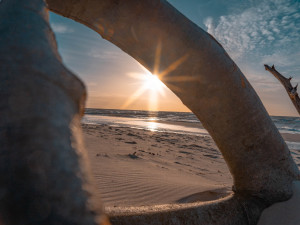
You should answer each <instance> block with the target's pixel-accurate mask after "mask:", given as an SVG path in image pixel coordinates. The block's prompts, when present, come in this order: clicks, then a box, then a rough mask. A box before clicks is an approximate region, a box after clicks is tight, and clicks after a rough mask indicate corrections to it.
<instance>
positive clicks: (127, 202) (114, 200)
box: [82, 124, 300, 207]
mask: <svg viewBox="0 0 300 225" xmlns="http://www.w3.org/2000/svg"><path fill="white" fill-rule="evenodd" d="M82 128H83V133H84V141H85V145H86V149H87V151H88V156H89V160H90V164H91V169H92V173H93V175H94V178H95V183H96V188H97V192H98V196H99V200H100V199H101V202H102V203H103V205H104V206H105V207H119V206H145V205H153V204H167V203H185V202H195V201H211V200H215V199H219V198H222V197H225V196H228V195H229V194H230V193H231V186H232V177H231V175H230V173H229V171H228V168H227V166H226V164H225V162H224V159H223V157H222V155H221V153H220V152H219V151H218V149H217V147H216V145H215V143H214V141H213V140H212V138H211V137H210V136H209V135H204V136H195V135H185V134H176V133H164V132H152V131H147V130H142V129H133V128H125V127H114V126H109V125H105V124H103V125H91V124H89V125H88V124H83V125H82ZM283 137H284V138H285V139H286V140H288V141H293V142H295V141H300V136H299V135H293V134H283ZM291 153H292V155H293V157H294V159H295V161H296V163H297V164H298V166H299V165H300V152H299V151H296V150H292V149H291Z"/></svg>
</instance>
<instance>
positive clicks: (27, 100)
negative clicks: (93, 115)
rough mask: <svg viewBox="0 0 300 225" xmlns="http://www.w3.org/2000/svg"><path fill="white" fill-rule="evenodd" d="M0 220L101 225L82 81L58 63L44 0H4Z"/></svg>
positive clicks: (0, 12)
mask: <svg viewBox="0 0 300 225" xmlns="http://www.w3.org/2000/svg"><path fill="white" fill-rule="evenodd" d="M0 80H1V82H0V115H1V116H0V174H1V176H0V223H1V224H3V225H19V224H20V225H21V224H22V225H24V224H30V225H40V224H45V225H54V224H64V225H76V224H78V225H79V224H80V225H82V224H86V225H96V224H99V223H101V221H102V220H103V219H104V217H102V216H101V212H102V209H101V208H100V207H97V206H96V204H94V205H92V204H93V203H92V201H93V198H92V196H91V194H92V190H90V189H91V187H90V180H89V177H88V174H87V172H86V166H85V165H84V164H85V163H84V157H85V156H84V153H83V146H82V143H81V142H82V141H81V135H80V132H81V131H80V117H81V115H82V113H83V107H84V101H85V96H86V92H85V87H84V85H83V83H82V82H81V81H80V80H79V79H78V78H77V77H75V76H74V75H73V74H72V73H71V72H70V71H68V70H67V69H66V68H65V67H64V66H63V65H62V63H61V61H60V57H59V55H58V52H57V50H56V43H55V38H54V35H53V33H52V31H51V29H50V27H49V24H48V10H47V8H46V7H45V2H44V1H43V0H30V1H28V0H4V1H1V3H0Z"/></svg>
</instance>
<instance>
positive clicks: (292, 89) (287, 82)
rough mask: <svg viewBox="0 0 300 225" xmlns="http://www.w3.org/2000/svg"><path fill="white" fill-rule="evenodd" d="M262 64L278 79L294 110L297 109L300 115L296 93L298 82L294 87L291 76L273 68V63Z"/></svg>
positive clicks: (299, 101) (299, 104)
mask: <svg viewBox="0 0 300 225" xmlns="http://www.w3.org/2000/svg"><path fill="white" fill-rule="evenodd" d="M264 66H265V69H266V70H267V71H269V72H270V73H272V74H273V75H274V77H276V78H277V80H279V81H280V83H281V84H282V85H283V87H284V88H285V90H286V92H287V93H288V95H289V97H290V99H291V101H292V103H293V104H294V106H295V108H296V110H297V111H298V113H299V115H300V98H299V95H298V93H297V87H298V84H297V85H296V86H295V87H293V86H292V84H291V80H292V78H293V77H289V78H286V77H285V76H283V75H282V74H281V73H279V72H278V71H277V70H276V69H275V66H274V65H272V66H271V67H270V66H268V65H267V64H265V65H264Z"/></svg>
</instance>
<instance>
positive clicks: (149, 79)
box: [122, 42, 195, 111]
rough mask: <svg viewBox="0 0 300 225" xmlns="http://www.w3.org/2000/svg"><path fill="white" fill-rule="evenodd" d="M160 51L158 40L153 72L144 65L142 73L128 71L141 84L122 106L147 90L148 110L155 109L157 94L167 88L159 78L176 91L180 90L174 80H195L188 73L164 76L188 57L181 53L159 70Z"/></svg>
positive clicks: (162, 92)
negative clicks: (177, 57) (180, 55)
mask: <svg viewBox="0 0 300 225" xmlns="http://www.w3.org/2000/svg"><path fill="white" fill-rule="evenodd" d="M161 51H162V46H161V42H159V43H158V45H157V48H156V52H155V59H154V60H155V61H154V68H153V73H150V72H149V71H148V70H147V69H145V68H144V67H142V68H143V70H144V73H128V75H129V76H130V77H132V78H134V79H137V80H140V81H141V83H142V86H141V87H140V88H139V89H138V90H136V91H135V92H134V93H133V94H132V95H131V96H130V97H129V98H128V99H127V101H126V102H125V103H124V104H123V106H122V108H127V107H128V106H129V105H130V104H132V103H133V102H134V101H135V100H136V99H138V98H139V97H140V96H141V95H142V94H144V93H145V92H146V91H148V92H149V104H148V105H149V107H148V110H151V111H157V110H158V107H157V106H158V96H159V95H161V96H165V90H166V88H167V87H166V85H165V84H164V83H162V82H161V80H163V81H164V82H167V83H168V87H169V88H171V89H172V90H173V91H177V92H180V91H181V90H180V88H179V87H178V86H177V85H174V82H186V81H193V80H195V79H194V78H193V77H191V76H188V75H181V76H178V75H177V76H172V77H166V75H167V74H169V73H171V72H172V71H174V70H175V69H176V68H177V67H178V66H180V65H181V64H182V63H183V62H184V61H185V60H186V59H187V58H188V54H185V55H183V56H182V57H180V58H179V59H177V60H175V61H174V62H173V63H171V64H170V65H169V66H168V67H167V68H166V69H164V70H163V71H160V68H159V67H160V57H161Z"/></svg>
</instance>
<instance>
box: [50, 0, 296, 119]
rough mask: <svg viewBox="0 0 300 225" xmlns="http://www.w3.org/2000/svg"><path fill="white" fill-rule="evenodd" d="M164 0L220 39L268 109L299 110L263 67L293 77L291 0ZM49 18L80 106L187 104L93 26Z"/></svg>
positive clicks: (166, 107)
mask: <svg viewBox="0 0 300 225" xmlns="http://www.w3.org/2000/svg"><path fill="white" fill-rule="evenodd" d="M169 3H171V4H172V5H173V6H174V7H175V8H177V9H178V10H179V11H180V12H181V13H183V14H184V15H185V16H186V17H188V18H189V19H190V20H191V21H193V22H194V23H195V24H197V25H198V26H199V27H201V28H202V29H204V30H205V31H207V32H209V33H210V34H212V35H213V36H214V37H215V38H216V39H217V40H218V41H219V42H220V43H221V44H222V46H223V47H224V48H225V50H226V51H227V52H228V54H229V55H230V56H231V58H232V59H233V60H234V61H235V62H236V63H237V65H238V66H239V68H240V69H241V70H242V72H243V73H244V75H245V76H246V78H247V79H248V80H249V82H250V83H251V84H252V86H253V87H254V89H255V91H256V92H257V93H258V95H259V97H260V98H261V100H262V102H263V104H264V106H265V107H266V109H267V111H268V112H269V114H270V115H277V116H299V115H298V113H297V111H296V110H295V108H294V106H293V105H292V103H291V101H290V99H289V97H288V95H287V94H286V92H285V90H284V88H283V86H282V85H281V84H280V83H279V82H278V81H277V80H276V78H274V77H273V75H271V74H270V73H269V72H267V71H265V69H264V66H263V65H264V64H269V65H273V64H274V65H275V67H276V69H277V70H278V71H279V72H280V73H282V74H283V75H285V76H286V77H290V76H292V77H293V79H292V84H293V85H296V84H297V83H298V82H300V1H299V0H185V1H183V0H169ZM50 25H51V27H52V29H53V30H54V33H55V35H56V40H57V43H58V50H59V52H60V54H61V56H62V59H63V62H64V64H65V65H66V66H67V67H68V68H69V69H70V70H71V71H72V72H74V73H75V74H76V75H77V76H78V77H80V78H81V79H82V80H83V81H84V82H85V84H86V87H87V90H88V100H87V107H89V108H110V109H112V108H113V109H139V110H141V109H143V110H161V111H189V110H188V109H187V108H186V107H185V106H184V105H183V104H182V102H181V101H180V100H179V99H178V98H177V97H176V96H175V95H174V94H173V93H172V92H171V91H170V90H168V89H167V88H166V87H165V86H163V85H162V86H159V85H158V86H157V87H156V88H153V85H149V84H151V83H149V76H150V75H149V73H148V72H147V71H146V70H145V69H144V68H143V67H142V66H141V65H140V64H139V63H138V62H137V61H135V60H134V59H133V58H132V57H130V56H129V55H127V54H126V53H124V52H122V50H120V49H119V48H118V47H116V46H114V45H113V44H111V43H109V42H108V41H106V40H104V39H102V38H101V36H100V35H99V34H97V33H96V32H94V31H92V30H91V29H89V28H87V27H85V26H83V25H81V24H79V23H76V22H74V21H72V20H70V19H67V18H63V17H61V16H58V15H56V14H54V13H50ZM150 82H153V81H152V80H150ZM151 86H152V88H151ZM154 86H155V85H154Z"/></svg>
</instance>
